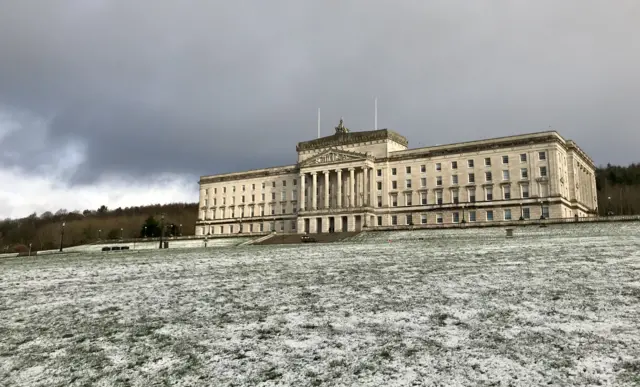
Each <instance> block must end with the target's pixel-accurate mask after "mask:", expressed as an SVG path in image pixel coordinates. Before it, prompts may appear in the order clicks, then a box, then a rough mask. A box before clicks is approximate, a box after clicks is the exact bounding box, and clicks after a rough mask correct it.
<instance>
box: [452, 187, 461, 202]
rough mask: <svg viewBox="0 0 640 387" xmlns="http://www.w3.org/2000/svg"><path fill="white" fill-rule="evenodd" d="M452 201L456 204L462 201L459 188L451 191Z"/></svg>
mask: <svg viewBox="0 0 640 387" xmlns="http://www.w3.org/2000/svg"><path fill="white" fill-rule="evenodd" d="M451 201H452V202H453V203H454V204H458V203H459V202H460V197H459V196H458V190H457V189H456V190H453V191H451Z"/></svg>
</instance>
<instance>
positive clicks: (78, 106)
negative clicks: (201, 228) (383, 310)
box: [0, 0, 640, 218]
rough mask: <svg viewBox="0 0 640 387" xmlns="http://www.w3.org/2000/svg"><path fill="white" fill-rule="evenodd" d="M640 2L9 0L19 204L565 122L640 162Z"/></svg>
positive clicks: (163, 191) (9, 141)
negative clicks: (336, 135) (323, 151)
mask: <svg viewBox="0 0 640 387" xmlns="http://www.w3.org/2000/svg"><path fill="white" fill-rule="evenodd" d="M639 21H640V2H639V1H636V0H629V1H623V0H616V1H610V0H603V1H587V0H576V1H569V0H564V1H555V0H549V1H541V0H536V1H515V0H504V1H474V2H470V1H466V0H465V1H462V0H461V1H452V0H442V1H426V0H416V1H401V0H394V1H388V0H386V1H383V0H349V1H347V0H344V1H313V2H312V1H294V0H291V1H279V0H269V1H263V0H256V1H242V0H238V1H218V0H210V1H205V0H199V1H196V0H193V1H185V0H181V1H178V0H175V1H167V0H136V1H130V0H126V1H120V0H66V1H65V0H60V1H41V0H19V1H18V0H0V217H2V218H4V217H18V216H26V215H28V214H29V213H32V212H34V211H37V212H38V213H41V212H44V211H46V210H51V211H54V212H55V211H56V210H57V209H59V208H66V209H68V210H69V211H71V210H74V209H78V210H82V209H85V208H92V209H96V208H98V207H99V206H100V205H102V204H105V205H108V206H109V207H117V206H127V205H134V204H145V203H154V202H171V201H189V202H195V201H197V199H198V194H197V191H198V185H197V180H198V177H199V176H200V175H206V174H215V173H223V172H231V171H241V170H245V169H249V168H260V167H267V166H277V165H287V164H293V163H295V159H296V155H295V145H296V142H298V141H303V140H308V139H312V138H315V137H316V132H317V129H316V125H317V121H316V120H317V117H316V114H317V108H321V109H322V132H323V134H324V135H329V134H331V133H332V132H333V127H334V126H336V124H337V122H338V120H339V118H340V116H344V119H345V124H346V126H347V127H349V128H350V129H351V130H370V129H372V127H373V97H374V96H377V97H378V111H379V113H378V126H379V128H385V127H386V128H390V129H394V130H396V131H398V132H400V133H401V134H403V135H405V136H406V137H407V138H408V139H409V146H410V147H418V146H426V145H433V144H445V143H450V142H458V141H466V140H474V139H482V138H488V137H493V136H501V135H510V134H520V133H527V132H535V131H541V130H547V129H549V127H551V128H553V129H556V130H558V131H559V132H560V134H561V135H563V136H564V137H565V138H571V139H574V140H575V141H577V143H578V145H579V146H581V147H582V148H583V149H584V150H585V151H586V152H587V153H588V154H589V155H591V156H592V157H593V158H594V160H595V161H596V164H606V163H607V162H611V163H618V164H626V163H630V162H634V161H636V162H637V161H640V155H639V152H638V146H639V145H640V134H639V133H640V130H639V128H638V123H639V122H640V70H639V69H640V39H638V36H640V22H639Z"/></svg>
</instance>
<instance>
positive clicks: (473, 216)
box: [377, 206, 549, 226]
mask: <svg viewBox="0 0 640 387" xmlns="http://www.w3.org/2000/svg"><path fill="white" fill-rule="evenodd" d="M518 212H519V211H518ZM479 214H480V215H482V216H483V218H482V219H478V215H479ZM494 214H495V213H494V210H486V211H476V210H471V211H466V212H464V213H463V214H461V213H460V212H452V213H451V214H450V216H451V218H450V221H451V223H460V222H461V221H462V220H464V221H466V222H478V221H487V222H491V221H493V220H496V219H495V218H494ZM542 216H544V217H545V218H548V217H549V207H547V206H544V207H542ZM403 217H404V219H403V220H404V223H402V224H400V223H399V222H398V221H399V220H400V219H402V218H403ZM520 217H522V218H524V219H531V208H529V207H523V208H522V212H521V213H515V214H514V211H513V210H511V209H510V208H507V209H504V210H502V219H501V220H515V219H520ZM377 218H378V219H377V222H378V226H382V225H383V224H382V216H378V217H377ZM444 221H445V217H444V214H442V213H437V214H436V223H438V224H442V223H444ZM420 224H427V214H420ZM391 225H392V226H398V225H414V222H413V215H412V214H406V215H392V216H391Z"/></svg>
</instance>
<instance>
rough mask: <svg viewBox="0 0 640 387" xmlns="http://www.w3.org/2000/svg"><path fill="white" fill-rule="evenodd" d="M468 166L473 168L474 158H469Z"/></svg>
mask: <svg viewBox="0 0 640 387" xmlns="http://www.w3.org/2000/svg"><path fill="white" fill-rule="evenodd" d="M467 167H469V168H473V159H471V160H467Z"/></svg>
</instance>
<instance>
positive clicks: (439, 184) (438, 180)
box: [436, 176, 442, 186]
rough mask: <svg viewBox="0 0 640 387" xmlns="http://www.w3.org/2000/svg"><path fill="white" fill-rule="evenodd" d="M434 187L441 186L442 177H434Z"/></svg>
mask: <svg viewBox="0 0 640 387" xmlns="http://www.w3.org/2000/svg"><path fill="white" fill-rule="evenodd" d="M436 185H437V186H441V185H442V176H436Z"/></svg>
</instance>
